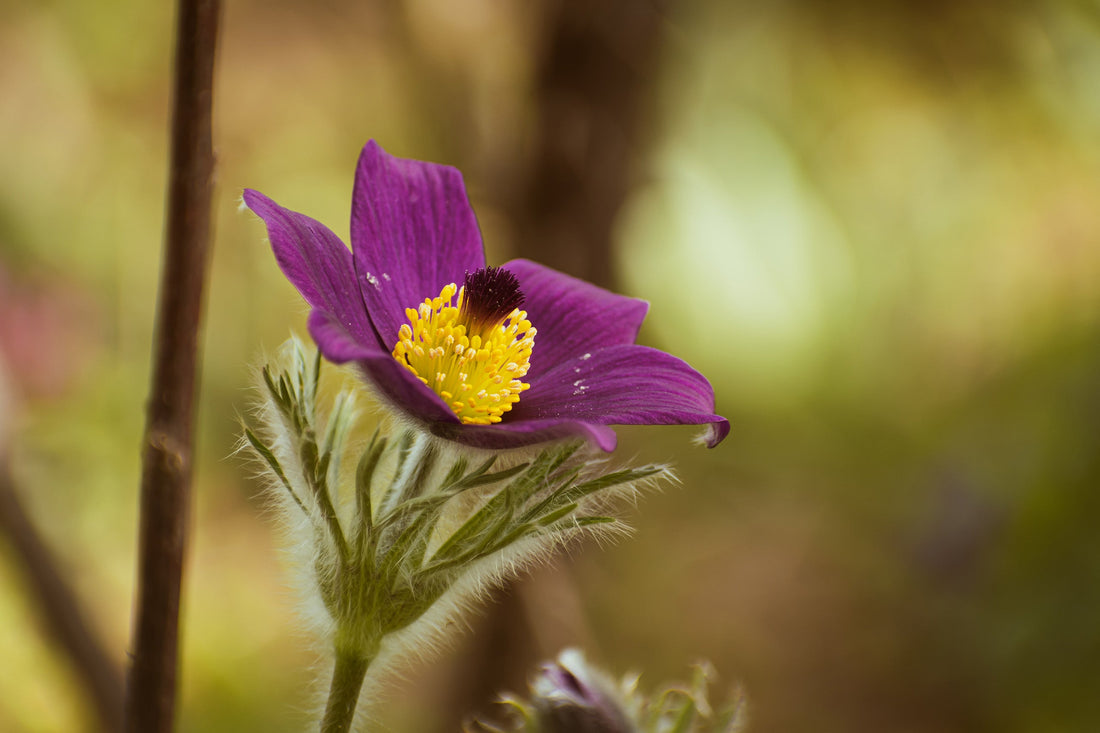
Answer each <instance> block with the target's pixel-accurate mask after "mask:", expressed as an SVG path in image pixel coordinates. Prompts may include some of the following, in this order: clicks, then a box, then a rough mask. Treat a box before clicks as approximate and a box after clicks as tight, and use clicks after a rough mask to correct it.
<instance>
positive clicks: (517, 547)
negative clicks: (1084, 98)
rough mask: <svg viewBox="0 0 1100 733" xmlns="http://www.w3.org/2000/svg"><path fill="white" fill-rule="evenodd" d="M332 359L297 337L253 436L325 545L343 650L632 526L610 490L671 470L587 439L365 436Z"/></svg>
mask: <svg viewBox="0 0 1100 733" xmlns="http://www.w3.org/2000/svg"><path fill="white" fill-rule="evenodd" d="M320 364H321V362H320V361H319V359H318V358H317V357H316V356H313V357H312V358H311V357H308V356H307V354H306V347H305V346H304V345H303V344H302V343H301V342H299V341H297V340H296V339H292V340H291V341H290V342H288V344H287V346H286V347H284V349H283V351H282V354H281V355H280V358H279V359H278V360H277V362H276V364H274V365H270V366H267V367H265V368H264V369H263V370H262V387H261V389H262V391H263V397H264V404H263V406H262V408H261V410H260V413H259V414H260V422H261V425H262V427H261V428H260V429H258V430H253V429H251V428H246V429H245V442H246V445H247V447H248V448H250V449H251V450H252V451H253V452H254V453H255V455H256V457H257V458H258V460H259V463H260V465H261V466H262V468H263V469H264V471H265V472H266V473H267V474H269V477H270V485H271V487H272V491H273V492H274V493H275V495H276V496H278V497H279V502H278V503H279V505H280V506H282V507H283V509H284V513H285V518H286V522H287V525H288V526H290V527H301V528H302V531H298V532H296V533H293V534H294V535H295V537H296V541H297V542H299V543H301V545H302V546H301V547H299V548H298V549H299V550H303V549H304V553H303V554H305V555H307V556H309V557H311V558H312V567H311V569H312V576H313V577H312V586H313V587H315V588H316V590H317V591H318V593H319V596H320V599H321V601H322V603H323V606H324V608H325V609H326V611H327V613H328V615H329V617H330V619H331V621H332V627H333V629H334V642H335V645H336V649H337V651H338V653H340V652H347V653H352V652H354V653H356V654H361V655H363V656H365V657H366V658H372V657H374V656H375V655H376V654H378V652H379V650H380V648H381V646H382V644H383V642H384V641H385V640H386V639H387V637H389V636H390V635H392V634H395V633H396V632H398V631H401V630H404V629H406V628H408V627H410V626H411V625H413V624H414V623H416V622H417V621H418V620H420V619H421V618H422V617H424V615H425V614H426V613H427V612H428V611H429V609H431V608H433V606H435V605H436V604H437V603H440V601H441V600H442V599H444V597H445V596H448V594H449V593H450V594H451V596H454V598H453V599H452V602H451V603H449V604H444V606H443V608H444V613H446V614H454V613H458V612H460V611H461V608H462V606H463V605H464V604H465V603H466V602H467V598H468V597H470V596H472V595H473V594H476V593H477V592H479V591H481V590H483V589H484V588H485V587H486V586H488V585H489V584H491V583H493V582H495V581H498V580H499V579H501V578H502V577H503V576H504V573H505V572H512V570H511V569H512V568H517V567H522V566H523V565H524V564H525V563H528V562H531V561H534V560H538V559H541V558H545V557H546V555H547V554H548V553H549V552H550V551H552V550H553V549H554V548H555V547H557V546H558V545H559V544H560V543H561V542H563V541H565V540H567V539H568V538H570V537H572V536H574V535H577V534H578V533H581V532H586V531H587V532H601V533H605V534H606V533H608V532H614V531H616V530H621V529H622V528H623V527H622V524H621V522H620V521H619V520H617V519H616V518H614V517H613V516H609V515H607V514H606V513H605V512H604V509H605V508H606V507H607V505H608V500H609V499H611V498H613V497H615V496H617V495H619V494H623V493H630V492H632V491H634V490H635V488H636V487H637V486H638V485H639V484H641V483H644V482H649V481H653V480H657V479H659V478H660V477H662V476H664V475H667V474H668V471H667V469H666V468H664V467H661V466H653V465H651V466H642V467H638V468H623V469H618V470H614V471H609V470H607V464H606V463H605V462H604V461H603V460H602V459H600V460H594V459H593V457H592V454H591V453H590V452H589V450H588V449H586V447H585V446H584V444H583V443H582V442H579V441H571V442H559V443H551V444H548V445H546V446H545V447H542V448H540V449H536V450H534V451H525V452H514V453H502V454H494V455H482V454H480V453H477V452H472V451H469V450H467V449H460V448H456V447H454V446H452V445H450V444H446V443H443V442H440V441H439V440H438V439H436V438H434V437H433V436H431V435H429V434H428V433H426V432H422V431H418V430H414V429H405V430H402V431H401V433H400V434H399V435H398V436H396V437H394V436H391V435H389V434H388V433H387V432H385V431H382V430H376V431H375V433H374V435H373V436H372V437H371V439H370V440H369V442H367V443H366V444H365V445H363V444H360V443H357V442H356V440H355V439H354V438H353V437H352V436H354V435H355V433H356V424H357V421H358V419H359V418H358V411H357V410H356V407H355V397H356V395H355V393H354V392H351V391H345V392H342V393H340V394H339V395H337V396H336V398H335V399H334V400H333V401H332V404H331V405H329V404H328V401H327V400H323V399H320V398H319V397H318V394H319V384H320V381H321V376H320ZM322 403H324V404H322ZM352 466H354V468H351V467H352ZM303 520H304V524H303ZM452 591H453V593H452ZM414 636H415V635H414ZM429 636H430V634H429ZM408 643H410V644H412V645H414V646H415V645H417V644H419V643H420V642H419V640H417V639H413V640H412V641H410V642H408ZM427 643H428V644H429V645H430V643H431V641H430V640H429V641H428V642H427Z"/></svg>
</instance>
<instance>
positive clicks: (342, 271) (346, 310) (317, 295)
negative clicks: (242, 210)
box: [244, 189, 378, 358]
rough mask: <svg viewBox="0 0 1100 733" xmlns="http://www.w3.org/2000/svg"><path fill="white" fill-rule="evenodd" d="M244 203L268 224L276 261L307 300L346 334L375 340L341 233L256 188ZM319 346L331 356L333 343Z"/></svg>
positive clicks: (356, 339)
mask: <svg viewBox="0 0 1100 733" xmlns="http://www.w3.org/2000/svg"><path fill="white" fill-rule="evenodd" d="M244 202H245V204H246V205H247V206H248V208H250V209H252V211H253V212H255V213H256V215H257V216H259V217H260V218H261V219H263V221H264V223H265V224H266V225H267V236H268V239H269V240H270V241H271V249H272V250H273V251H274V252H275V260H276V261H277V262H278V263H279V267H280V268H281V269H282V271H283V274H285V275H286V277H287V279H288V280H290V282H291V284H292V285H294V287H296V288H297V289H298V292H299V293H301V294H302V297H303V298H305V300H306V302H307V303H309V304H310V305H311V306H313V307H314V308H316V309H318V310H320V311H324V312H325V313H327V314H328V315H329V317H330V318H331V319H332V320H333V321H334V323H335V324H337V325H338V328H339V331H340V332H342V333H343V334H344V336H343V337H344V338H346V339H348V340H350V341H351V342H354V343H359V344H369V345H377V344H378V337H377V336H375V333H374V329H373V328H372V326H371V321H370V319H369V318H368V317H367V312H366V309H365V308H364V307H363V298H362V296H360V294H359V285H358V284H357V283H356V282H355V273H354V270H353V268H352V259H351V252H349V251H348V248H347V247H346V246H344V243H343V242H341V241H340V239H339V237H337V236H336V235H335V234H333V233H332V231H330V230H329V229H328V227H326V226H325V225H324V224H321V223H320V222H318V221H316V220H315V219H311V218H310V217H308V216H305V215H304V214H299V213H297V212H294V211H290V210H289V209H284V208H283V207H282V206H279V205H278V204H277V203H275V202H274V201H272V200H271V199H269V198H268V197H267V196H264V195H263V194H262V193H260V192H259V191H253V190H251V189H246V190H245V192H244ZM333 333H335V332H333ZM326 338H329V337H328V336H327V335H326ZM317 345H318V346H319V347H320V348H321V351H322V353H324V354H325V356H330V354H329V350H330V348H333V349H334V348H337V347H336V346H334V345H333V344H330V343H328V342H327V341H325V340H318V341H317ZM330 358H332V357H331V356H330Z"/></svg>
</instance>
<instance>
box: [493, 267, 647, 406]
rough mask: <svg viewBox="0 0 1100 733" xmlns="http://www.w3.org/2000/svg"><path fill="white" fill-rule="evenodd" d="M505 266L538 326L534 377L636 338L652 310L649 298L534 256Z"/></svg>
mask: <svg viewBox="0 0 1100 733" xmlns="http://www.w3.org/2000/svg"><path fill="white" fill-rule="evenodd" d="M503 267H504V269H506V270H509V271H511V272H512V273H513V274H514V275H515V276H516V278H518V279H519V285H520V288H521V289H522V290H523V294H524V295H525V296H526V298H527V300H526V302H525V304H524V306H523V308H524V310H526V311H527V318H528V319H529V320H530V321H531V323H532V324H533V325H534V326H535V328H536V329H538V334H537V335H536V336H535V348H534V350H533V351H532V352H531V370H530V372H528V374H529V375H530V376H531V380H538V379H541V378H542V377H540V376H539V375H540V374H543V373H544V372H546V371H548V370H551V369H553V368H554V367H555V366H557V365H558V364H561V363H562V362H564V361H566V360H568V359H572V358H576V357H578V356H581V355H582V354H587V353H594V352H596V351H597V350H598V349H603V348H606V347H608V346H618V345H622V344H632V343H634V339H636V338H637V337H638V329H639V328H641V326H642V320H643V319H644V318H645V315H646V311H647V310H649V304H648V303H646V302H645V301H644V300H638V299H637V298H628V297H626V296H625V295H618V294H616V293H612V292H611V291H610V290H604V289H603V288H600V287H597V286H595V285H593V284H592V283H588V282H585V281H584V280H578V279H577V278H575V277H571V276H569V275H566V274H564V273H561V272H558V271H557V270H552V269H550V268H549V267H545V266H543V265H540V264H538V263H536V262H531V261H530V260H512V261H511V262H508V263H506V264H505V265H503ZM529 381H530V380H529ZM533 384H534V381H532V385H533Z"/></svg>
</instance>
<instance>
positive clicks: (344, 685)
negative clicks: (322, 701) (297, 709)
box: [321, 650, 370, 733]
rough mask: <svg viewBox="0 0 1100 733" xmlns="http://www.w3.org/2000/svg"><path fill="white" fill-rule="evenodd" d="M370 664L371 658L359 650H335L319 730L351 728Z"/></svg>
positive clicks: (329, 731)
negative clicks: (330, 684)
mask: <svg viewBox="0 0 1100 733" xmlns="http://www.w3.org/2000/svg"><path fill="white" fill-rule="evenodd" d="M369 664H370V659H368V658H367V657H364V656H362V655H361V654H357V653H356V652H345V651H340V650H337V652H336V668H335V670H333V673H332V686H331V687H330V688H329V692H328V703H327V704H326V705H325V718H324V720H322V721H321V733H348V731H350V730H351V724H352V721H353V720H355V708H356V707H357V706H358V704H359V692H360V690H362V689H363V679H364V678H365V677H366V675H367V666H368V665H369Z"/></svg>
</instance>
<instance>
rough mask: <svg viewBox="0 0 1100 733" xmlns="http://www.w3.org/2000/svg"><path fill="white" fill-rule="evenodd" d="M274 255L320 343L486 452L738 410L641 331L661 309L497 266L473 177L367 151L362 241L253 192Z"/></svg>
mask: <svg viewBox="0 0 1100 733" xmlns="http://www.w3.org/2000/svg"><path fill="white" fill-rule="evenodd" d="M244 201H245V204H246V205H247V206H248V207H249V208H250V209H251V210H252V211H253V212H255V213H256V214H258V215H259V216H260V218H261V219H263V220H264V223H265V224H266V225H267V230H268V236H269V238H270V240H271V246H272V248H273V250H274V252H275V256H276V259H277V261H278V263H279V266H280V267H281V268H282V270H283V272H284V273H285V274H286V276H287V278H288V279H289V280H290V281H291V283H292V284H293V285H294V286H295V287H296V288H297V289H298V291H299V292H300V293H301V294H302V296H303V297H304V298H305V300H306V301H307V302H308V303H309V305H310V306H311V307H312V312H311V313H310V316H309V330H310V334H311V335H312V336H313V339H314V340H315V341H316V342H317V345H318V348H319V349H320V351H321V353H322V354H323V355H324V356H325V357H326V358H327V359H328V360H330V361H332V362H335V363H346V362H353V363H354V364H355V365H356V366H357V367H358V368H359V369H360V371H361V372H362V374H363V375H364V376H365V377H366V378H367V379H368V380H369V381H370V382H371V383H372V384H373V385H374V386H375V387H376V389H377V392H378V394H379V396H380V397H381V398H382V399H383V400H384V401H385V402H387V403H389V404H390V405H391V406H392V407H393V408H395V409H396V410H397V411H398V412H399V413H401V414H403V415H404V416H405V417H406V418H408V419H410V420H411V421H412V422H414V423H417V424H420V425H421V426H423V427H425V428H427V429H428V430H429V431H430V432H431V433H433V434H435V435H436V436H439V437H442V438H445V439H448V440H452V441H455V442H457V443H461V444H465V445H470V446H473V447H477V448H484V449H507V448H514V447H520V446H524V445H531V444H535V443H541V442H544V441H550V440H557V439H561V438H568V437H582V438H584V439H586V440H589V441H591V442H593V443H595V444H596V445H598V446H599V447H600V448H602V449H603V450H605V451H610V450H613V449H614V447H615V442H616V438H615V433H614V431H613V430H612V429H611V428H610V427H609V426H610V425H616V424H620V425H625V424H705V425H707V426H708V431H707V435H706V442H707V443H708V445H710V446H714V445H717V444H718V442H720V441H721V440H722V439H723V438H724V437H725V436H726V434H727V433H728V432H729V422H728V421H727V420H726V419H725V418H723V417H721V416H720V415H717V414H715V413H714V392H713V390H712V389H711V386H710V383H709V382H707V380H706V379H705V378H704V377H703V376H702V375H701V374H699V373H698V372H697V371H695V370H694V369H692V368H691V367H690V366H689V365H688V364H687V363H685V362H684V361H682V360H680V359H678V358H676V357H674V356H671V355H669V354H666V353H664V352H662V351H659V350H657V349H653V348H649V347H646V346H640V345H637V344H635V343H634V341H635V338H636V337H637V333H638V329H639V328H640V326H641V323H642V320H643V318H644V317H645V314H646V310H647V308H648V306H647V304H646V303H645V302H644V301H641V300H637V299H634V298H628V297H624V296H621V295H616V294H614V293H611V292H608V291H607V290H604V289H602V288H598V287H596V286H594V285H592V284H590V283H586V282H584V281H582V280H578V279H576V278H573V277H570V276H568V275H565V274H563V273H560V272H557V271H555V270H552V269H549V268H547V267H543V266H541V265H538V264H536V263H534V262H530V261H528V260H522V259H520V260H513V261H511V262H508V263H506V264H504V265H502V266H501V267H499V268H493V267H486V266H485V255H484V251H483V247H482V242H481V235H480V232H479V231H478V227H477V220H476V219H475V217H474V212H473V210H472V209H471V207H470V203H469V200H468V199H467V197H466V191H465V188H464V186H463V182H462V176H461V174H460V173H459V172H458V171H457V170H455V169H454V168H451V167H449V166H444V165H436V164H433V163H424V162H419V161H414V160H405V159H402V158H396V157H393V156H391V155H389V154H387V153H386V152H385V151H384V150H382V148H381V147H380V146H379V145H378V144H377V143H375V142H373V141H372V142H370V143H368V144H367V145H366V147H365V148H364V149H363V152H362V154H361V155H360V157H359V164H358V167H357V170H356V175H355V187H354V191H353V194H352V210H351V250H350V251H349V250H348V248H347V247H346V246H345V245H344V244H343V243H342V242H341V241H340V239H339V238H338V237H337V236H336V235H335V234H333V233H332V232H331V231H330V230H329V229H328V228H327V227H325V226H324V225H323V224H321V223H319V222H317V221H316V220H314V219H311V218H310V217H308V216H305V215H303V214H299V213H296V212H294V211H290V210H289V209H285V208H283V207H282V206H279V205H278V204H276V203H275V202H274V201H272V200H271V199H270V198H268V197H266V196H264V195H263V194H261V193H259V192H257V191H253V190H246V191H245V193H244Z"/></svg>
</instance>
